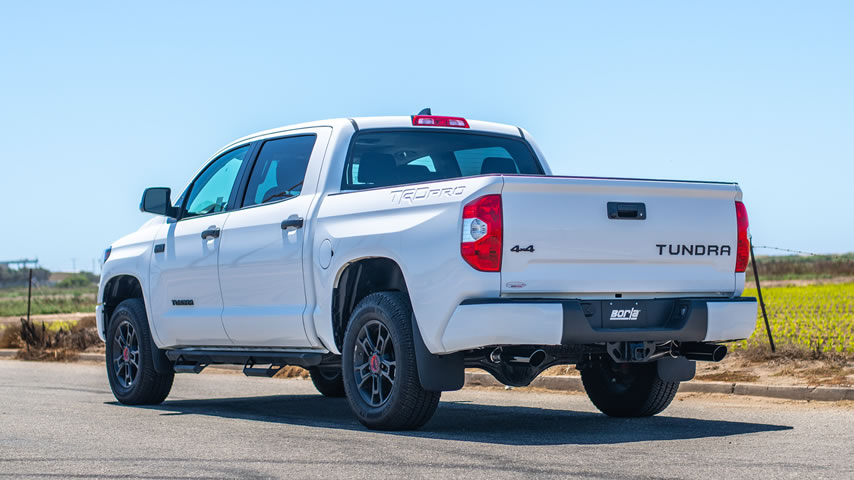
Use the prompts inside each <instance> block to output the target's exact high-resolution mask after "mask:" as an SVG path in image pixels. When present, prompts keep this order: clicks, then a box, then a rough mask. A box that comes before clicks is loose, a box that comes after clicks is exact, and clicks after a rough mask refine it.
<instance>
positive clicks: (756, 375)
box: [543, 351, 854, 387]
mask: <svg viewBox="0 0 854 480" xmlns="http://www.w3.org/2000/svg"><path fill="white" fill-rule="evenodd" d="M543 375H572V376H576V375H578V370H576V369H575V366H573V365H564V366H558V367H552V368H550V369H548V370H546V371H545V372H543ZM695 379H696V380H700V381H714V382H733V383H760V384H763V385H808V386H832V387H852V386H854V361H852V360H845V359H829V358H825V359H809V358H800V359H799V358H791V357H784V356H782V355H781V356H780V357H778V358H761V357H760V358H755V357H754V356H752V355H751V356H749V355H745V354H744V353H743V352H738V351H736V352H731V353H730V354H729V355H727V356H726V358H724V359H723V360H722V361H720V362H718V363H712V362H697V376H696V377H695Z"/></svg>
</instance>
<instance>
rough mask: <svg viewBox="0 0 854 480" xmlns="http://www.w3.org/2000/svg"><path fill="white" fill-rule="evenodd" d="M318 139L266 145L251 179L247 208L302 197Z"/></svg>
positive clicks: (307, 137)
mask: <svg viewBox="0 0 854 480" xmlns="http://www.w3.org/2000/svg"><path fill="white" fill-rule="evenodd" d="M316 138H317V137H316V136H315V135H302V136H299V137H286V138H279V139H276V140H268V141H266V142H264V145H262V146H261V152H260V153H258V160H256V161H255V166H254V167H253V168H252V173H251V174H250V175H249V184H248V185H247V187H246V196H245V197H244V201H243V206H244V207H246V206H249V205H257V204H260V203H268V202H275V201H278V200H284V199H286V198H292V197H296V196H298V195H299V194H300V192H302V183H303V180H304V179H305V170H306V167H307V166H308V160H309V158H311V151H312V149H313V148H314V141H315V139H316Z"/></svg>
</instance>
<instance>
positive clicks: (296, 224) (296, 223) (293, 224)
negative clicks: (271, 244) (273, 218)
mask: <svg viewBox="0 0 854 480" xmlns="http://www.w3.org/2000/svg"><path fill="white" fill-rule="evenodd" d="M302 223H303V219H302V218H289V219H287V220H282V230H287V229H289V228H302Z"/></svg>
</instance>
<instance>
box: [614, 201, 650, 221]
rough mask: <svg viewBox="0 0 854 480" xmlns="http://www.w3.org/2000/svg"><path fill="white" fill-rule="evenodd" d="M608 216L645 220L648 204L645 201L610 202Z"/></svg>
mask: <svg viewBox="0 0 854 480" xmlns="http://www.w3.org/2000/svg"><path fill="white" fill-rule="evenodd" d="M608 218H610V219H613V220H643V219H645V218H646V205H645V204H643V203H626V202H608Z"/></svg>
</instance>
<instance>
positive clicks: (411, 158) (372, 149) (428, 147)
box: [342, 130, 543, 190]
mask: <svg viewBox="0 0 854 480" xmlns="http://www.w3.org/2000/svg"><path fill="white" fill-rule="evenodd" d="M491 173H507V174H513V173H521V174H528V175H541V174H542V173H543V170H542V169H541V168H540V164H539V162H538V161H537V159H536V158H535V157H534V156H533V154H532V153H531V150H530V149H529V148H528V145H527V144H526V143H525V142H523V141H522V140H521V139H514V138H510V137H500V136H491V135H478V134H474V133H451V132H437V131H421V132H418V131H394V130H387V131H374V132H362V133H358V134H356V138H355V141H354V143H353V147H352V148H351V150H350V155H349V157H348V159H347V165H346V167H345V172H344V180H343V182H342V188H343V189H345V190H351V189H362V188H375V187H388V186H392V185H401V184H406V183H417V182H427V181H433V180H444V179H449V178H459V177H469V176H473V175H484V174H491Z"/></svg>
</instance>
